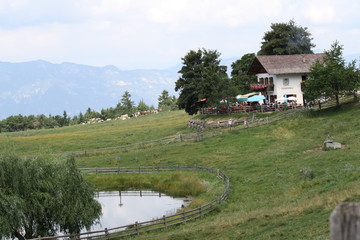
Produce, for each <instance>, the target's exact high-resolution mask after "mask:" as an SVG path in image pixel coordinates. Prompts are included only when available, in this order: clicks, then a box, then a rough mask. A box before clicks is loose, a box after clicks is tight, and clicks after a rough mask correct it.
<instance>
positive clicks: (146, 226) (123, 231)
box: [32, 166, 230, 240]
mask: <svg viewBox="0 0 360 240" xmlns="http://www.w3.org/2000/svg"><path fill="white" fill-rule="evenodd" d="M80 171H81V172H82V173H84V174H124V173H132V174H134V173H141V174H142V173H154V172H168V171H203V172H209V173H212V174H214V175H215V176H217V177H219V178H220V179H222V180H223V181H224V183H225V190H224V191H223V192H222V194H221V196H217V197H216V198H215V199H214V200H212V201H211V202H209V203H206V204H204V205H201V206H200V207H198V208H195V209H192V210H188V211H185V210H183V211H180V212H178V213H176V214H173V215H170V216H165V215H164V216H163V217H162V218H159V219H155V220H150V221H145V222H135V223H134V224H129V225H125V226H119V227H115V228H105V229H103V230H98V231H93V232H85V233H80V234H68V235H61V236H51V237H39V238H35V239H32V240H36V239H38V240H41V239H43V240H45V239H72V240H74V239H115V238H120V237H126V236H131V235H139V234H141V233H145V232H149V231H154V230H159V229H164V228H168V227H170V226H174V225H178V224H181V223H185V222H188V221H192V220H194V219H197V218H200V217H202V216H204V215H205V214H207V213H209V212H211V211H213V210H214V209H216V208H217V207H218V206H219V205H220V204H221V203H222V202H223V201H225V200H226V199H227V198H228V195H229V191H230V180H229V178H228V176H226V175H225V174H224V173H223V172H222V171H221V170H219V169H215V168H211V167H204V166H146V167H144V166H142V167H107V168H80Z"/></svg>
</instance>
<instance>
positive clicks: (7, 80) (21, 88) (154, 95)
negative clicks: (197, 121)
mask: <svg viewBox="0 0 360 240" xmlns="http://www.w3.org/2000/svg"><path fill="white" fill-rule="evenodd" d="M359 56H360V54H353V55H350V56H347V57H346V56H345V59H346V60H347V61H350V60H354V59H357V60H359ZM237 59H239V58H228V59H223V60H222V64H223V65H226V66H227V67H228V73H229V74H230V72H231V63H233V62H235V61H236V60H237ZM358 62H359V61H358ZM180 68H181V64H178V65H176V66H173V67H171V68H168V69H162V70H158V69H153V70H144V69H138V70H120V69H119V68H117V67H115V66H111V65H110V66H105V67H94V66H88V65H81V64H75V63H61V64H53V63H50V62H47V61H43V60H37V61H30V62H22V63H9V62H0V120H1V119H4V118H6V117H8V116H11V115H18V114H22V115H30V114H34V115H38V114H45V115H49V114H51V115H62V114H63V111H64V110H66V112H67V114H68V115H70V116H73V115H77V114H79V113H80V112H83V113H84V112H85V111H86V109H87V108H89V107H90V108H91V109H93V110H96V111H100V110H101V109H102V108H104V109H105V108H109V107H115V106H116V104H117V103H118V102H119V101H120V99H121V97H122V95H123V94H124V93H125V91H128V92H129V93H130V94H131V99H132V100H133V101H134V102H135V104H138V103H139V101H140V100H141V99H143V100H144V102H145V103H146V104H147V105H149V106H150V105H153V106H154V107H157V102H158V97H159V96H160V94H161V92H162V91H163V90H167V91H168V92H169V94H170V95H171V96H172V95H175V96H177V95H178V94H177V93H176V92H175V82H176V80H177V79H178V78H179V74H178V73H177V72H178V71H179V70H180Z"/></svg>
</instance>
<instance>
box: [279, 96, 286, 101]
mask: <svg viewBox="0 0 360 240" xmlns="http://www.w3.org/2000/svg"><path fill="white" fill-rule="evenodd" d="M287 100H288V99H287V98H284V97H279V98H277V99H276V101H287Z"/></svg>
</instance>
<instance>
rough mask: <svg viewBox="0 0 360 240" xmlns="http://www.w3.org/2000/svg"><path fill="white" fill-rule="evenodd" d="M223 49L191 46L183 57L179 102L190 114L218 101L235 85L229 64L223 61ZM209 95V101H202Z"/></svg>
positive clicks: (181, 107)
mask: <svg viewBox="0 0 360 240" xmlns="http://www.w3.org/2000/svg"><path fill="white" fill-rule="evenodd" d="M219 57H220V53H219V52H218V51H216V50H206V49H199V50H198V51H194V50H191V51H189V52H188V53H187V54H186V55H185V57H183V58H182V64H183V66H182V68H181V70H180V71H179V73H180V74H181V77H180V78H179V79H178V80H177V81H176V86H175V91H180V94H179V98H178V106H179V108H180V109H185V111H186V112H187V113H188V114H190V115H193V114H196V113H197V112H198V109H199V107H200V106H201V105H204V106H211V105H218V104H219V102H220V101H221V99H223V98H225V97H226V96H227V95H228V90H229V89H231V87H230V81H229V78H228V76H227V74H226V70H227V67H226V66H222V65H220V59H219ZM201 99H206V102H199V100H201Z"/></svg>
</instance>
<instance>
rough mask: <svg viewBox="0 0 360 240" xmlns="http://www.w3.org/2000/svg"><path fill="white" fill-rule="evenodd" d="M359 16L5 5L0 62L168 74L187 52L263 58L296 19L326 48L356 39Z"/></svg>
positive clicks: (344, 9)
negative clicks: (265, 39) (264, 49)
mask: <svg viewBox="0 0 360 240" xmlns="http://www.w3.org/2000/svg"><path fill="white" fill-rule="evenodd" d="M11 4H15V5H13V6H11ZM359 10H360V3H358V0H356V1H355V0H343V1H336V0H318V1H313V0H301V1H300V0H289V1H288V0H268V1H263V0H196V1H194V0H121V1H120V0H77V1H72V0H62V1H60V0H54V1H45V0H32V1H30V0H28V1H26V0H16V1H14V0H12V1H4V0H3V1H1V0H0V34H1V35H0V36H1V38H0V45H1V46H2V59H1V60H2V61H26V60H32V59H44V60H49V61H52V62H63V61H69V62H77V63H82V64H90V65H96V66H104V65H108V64H112V65H116V66H118V67H119V68H121V69H135V68H164V67H170V66H172V65H175V64H178V63H180V62H181V57H183V56H184V55H185V54H186V53H187V51H188V50H189V49H198V48H202V47H204V48H209V49H217V50H218V51H219V52H221V53H222V58H229V57H241V56H242V54H245V53H249V52H257V51H258V50H259V47H260V43H261V38H262V36H263V34H264V32H265V31H269V30H270V25H271V23H276V22H288V21H289V20H290V19H294V20H295V21H296V23H297V24H298V25H301V26H303V27H308V29H309V31H310V32H311V33H312V34H313V37H314V43H315V44H316V45H317V47H318V48H320V49H326V48H328V47H329V44H328V42H329V41H330V40H331V41H334V40H336V39H339V40H343V41H346V40H347V38H351V36H358V35H356V33H357V32H358V31H359V24H358V23H359V22H360V17H359V14H358V11H359ZM354 34H355V35H354ZM355 42H356V41H353V42H351V41H346V44H349V45H350V46H348V47H349V48H351V49H353V51H358V52H360V46H358V44H356V43H355ZM344 44H345V43H344Z"/></svg>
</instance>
